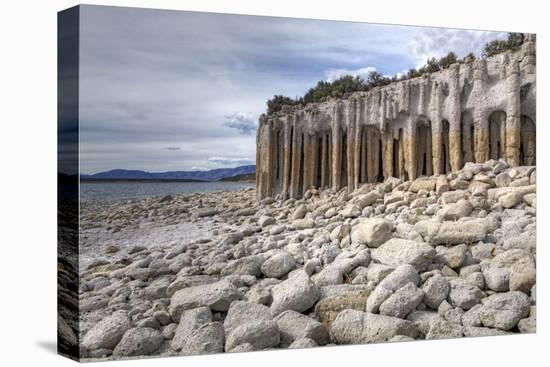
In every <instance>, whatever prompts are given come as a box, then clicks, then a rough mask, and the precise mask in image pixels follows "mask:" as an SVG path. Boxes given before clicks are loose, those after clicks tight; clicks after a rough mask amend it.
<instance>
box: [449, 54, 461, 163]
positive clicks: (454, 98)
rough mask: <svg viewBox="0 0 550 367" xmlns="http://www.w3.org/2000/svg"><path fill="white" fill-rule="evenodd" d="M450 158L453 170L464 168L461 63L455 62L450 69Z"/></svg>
mask: <svg viewBox="0 0 550 367" xmlns="http://www.w3.org/2000/svg"><path fill="white" fill-rule="evenodd" d="M448 116H449V120H448V121H449V148H448V149H449V156H450V157H449V158H450V166H451V171H458V170H459V169H461V168H462V146H461V142H462V139H461V136H460V134H461V131H460V130H461V125H460V118H461V111H460V83H459V65H458V64H453V65H451V67H450V70H449V112H448Z"/></svg>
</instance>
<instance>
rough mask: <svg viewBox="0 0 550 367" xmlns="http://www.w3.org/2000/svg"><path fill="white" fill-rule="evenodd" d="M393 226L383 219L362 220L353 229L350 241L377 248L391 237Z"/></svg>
mask: <svg viewBox="0 0 550 367" xmlns="http://www.w3.org/2000/svg"><path fill="white" fill-rule="evenodd" d="M392 230H393V224H392V222H390V221H389V220H387V219H383V218H369V219H362V220H361V221H360V222H359V224H357V225H356V226H354V227H353V231H352V233H351V240H352V242H353V243H359V244H364V245H367V246H369V247H378V246H380V245H381V244H383V243H384V242H386V241H387V240H388V239H390V237H391V232H392Z"/></svg>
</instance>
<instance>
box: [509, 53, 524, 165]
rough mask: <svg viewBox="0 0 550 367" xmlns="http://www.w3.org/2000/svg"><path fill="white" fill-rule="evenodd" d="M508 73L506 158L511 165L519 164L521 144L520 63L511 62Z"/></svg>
mask: <svg viewBox="0 0 550 367" xmlns="http://www.w3.org/2000/svg"><path fill="white" fill-rule="evenodd" d="M506 74H507V78H506V160H507V161H508V164H510V165H511V166H517V165H519V148H520V145H521V141H520V140H521V135H520V131H521V104H520V80H519V64H518V63H517V62H512V63H511V64H509V65H508V68H507V73H506Z"/></svg>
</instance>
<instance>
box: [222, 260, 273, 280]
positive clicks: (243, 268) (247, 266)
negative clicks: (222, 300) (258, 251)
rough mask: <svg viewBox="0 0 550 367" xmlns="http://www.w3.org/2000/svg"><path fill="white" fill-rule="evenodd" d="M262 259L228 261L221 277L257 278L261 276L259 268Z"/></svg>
mask: <svg viewBox="0 0 550 367" xmlns="http://www.w3.org/2000/svg"><path fill="white" fill-rule="evenodd" d="M263 261H264V259H263V257H261V256H256V255H252V256H245V257H241V258H240V259H237V260H233V261H230V262H229V264H227V266H225V267H224V268H223V270H222V272H221V275H222V276H227V275H231V274H248V275H254V276H255V277H259V276H260V275H262V271H261V266H262V263H263Z"/></svg>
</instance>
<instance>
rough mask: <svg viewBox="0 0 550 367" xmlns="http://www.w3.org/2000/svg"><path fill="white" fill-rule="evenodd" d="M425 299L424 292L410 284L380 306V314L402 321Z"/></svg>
mask: <svg viewBox="0 0 550 367" xmlns="http://www.w3.org/2000/svg"><path fill="white" fill-rule="evenodd" d="M423 299H424V292H423V291H422V290H421V289H419V288H418V287H417V286H416V285H415V284H414V283H412V282H410V283H407V284H406V285H404V286H403V287H401V288H399V289H398V290H397V291H395V293H393V294H392V295H391V296H390V297H389V298H388V299H386V300H385V301H384V302H382V304H381V305H380V308H379V309H380V314H381V315H386V316H392V317H399V318H401V319H403V318H405V317H407V315H408V314H409V313H410V312H411V311H412V310H414V309H415V308H416V307H417V306H418V305H419V304H420V303H421V302H422V300H423Z"/></svg>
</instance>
